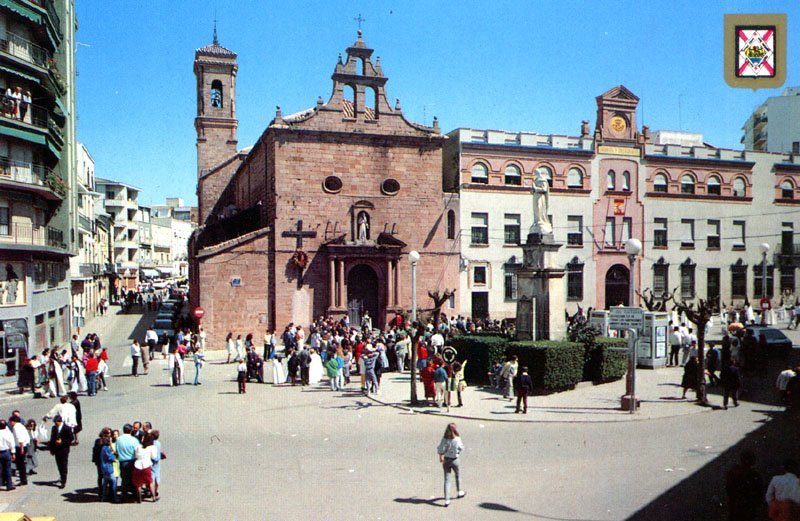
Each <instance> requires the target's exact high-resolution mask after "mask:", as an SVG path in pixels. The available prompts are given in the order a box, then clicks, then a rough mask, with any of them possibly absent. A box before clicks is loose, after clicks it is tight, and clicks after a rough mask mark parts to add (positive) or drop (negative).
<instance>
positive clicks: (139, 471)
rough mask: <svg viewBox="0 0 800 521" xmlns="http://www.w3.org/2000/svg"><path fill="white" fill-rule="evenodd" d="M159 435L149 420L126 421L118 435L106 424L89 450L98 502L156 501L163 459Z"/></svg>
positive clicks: (115, 430)
mask: <svg viewBox="0 0 800 521" xmlns="http://www.w3.org/2000/svg"><path fill="white" fill-rule="evenodd" d="M159 438H160V432H159V431H158V430H155V429H153V426H152V425H151V424H150V422H141V421H135V422H133V423H126V424H125V425H124V426H123V427H122V434H120V431H119V430H118V429H113V430H112V429H111V428H110V427H103V428H102V429H101V430H100V434H99V435H98V437H97V439H96V440H95V442H94V447H93V449H92V463H94V464H95V467H96V468H97V491H98V496H99V497H100V501H109V502H113V503H119V502H121V501H133V500H135V501H136V502H137V503H141V502H142V501H143V500H144V499H145V498H148V497H149V498H151V500H152V501H153V502H156V501H158V499H159V498H160V495H159V493H160V490H159V486H160V485H161V460H163V459H166V455H165V454H164V452H163V450H162V448H161V441H159Z"/></svg>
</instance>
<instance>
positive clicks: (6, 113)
mask: <svg viewBox="0 0 800 521" xmlns="http://www.w3.org/2000/svg"><path fill="white" fill-rule="evenodd" d="M6 99H7V98H5V97H4V101H5V100H6ZM9 107H10V110H8V109H9ZM23 110H24V114H23ZM0 116H2V117H4V118H6V119H11V120H14V121H21V122H22V123H27V124H29V125H33V126H34V127H38V128H41V129H44V130H49V131H51V132H53V133H54V134H56V135H57V136H58V137H59V138H60V139H61V141H63V140H64V133H63V132H62V131H61V128H60V127H59V126H58V124H57V123H56V122H55V120H54V119H53V117H52V116H51V115H50V111H49V110H47V109H46V108H45V107H40V106H39V105H33V104H28V107H27V108H26V109H23V106H19V107H17V106H16V105H15V104H13V105H5V104H3V110H1V111H0Z"/></svg>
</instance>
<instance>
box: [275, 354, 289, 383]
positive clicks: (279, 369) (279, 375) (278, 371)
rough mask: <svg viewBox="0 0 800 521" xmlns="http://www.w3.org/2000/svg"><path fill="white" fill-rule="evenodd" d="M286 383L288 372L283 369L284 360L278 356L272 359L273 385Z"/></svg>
mask: <svg viewBox="0 0 800 521" xmlns="http://www.w3.org/2000/svg"><path fill="white" fill-rule="evenodd" d="M282 383H286V371H284V369H283V360H282V359H281V358H280V357H278V356H276V357H275V358H273V359H272V384H273V385H280V384H282Z"/></svg>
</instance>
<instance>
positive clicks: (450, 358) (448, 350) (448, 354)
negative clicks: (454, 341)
mask: <svg viewBox="0 0 800 521" xmlns="http://www.w3.org/2000/svg"><path fill="white" fill-rule="evenodd" d="M457 354H458V351H456V349H455V348H454V347H451V346H447V347H445V348H444V349H443V350H442V358H444V361H445V362H447V363H448V364H452V363H453V362H455V361H456V355H457Z"/></svg>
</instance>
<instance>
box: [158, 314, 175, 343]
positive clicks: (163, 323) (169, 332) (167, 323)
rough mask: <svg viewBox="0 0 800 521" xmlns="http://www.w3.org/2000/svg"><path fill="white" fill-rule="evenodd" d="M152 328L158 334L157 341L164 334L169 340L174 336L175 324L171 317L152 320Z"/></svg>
mask: <svg viewBox="0 0 800 521" xmlns="http://www.w3.org/2000/svg"><path fill="white" fill-rule="evenodd" d="M153 330H154V331H155V332H156V334H157V335H158V338H159V341H160V340H161V337H162V336H164V335H166V336H167V337H168V338H169V339H170V340H172V338H173V337H174V336H175V326H174V324H173V323H172V319H169V318H156V321H155V322H153Z"/></svg>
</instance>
